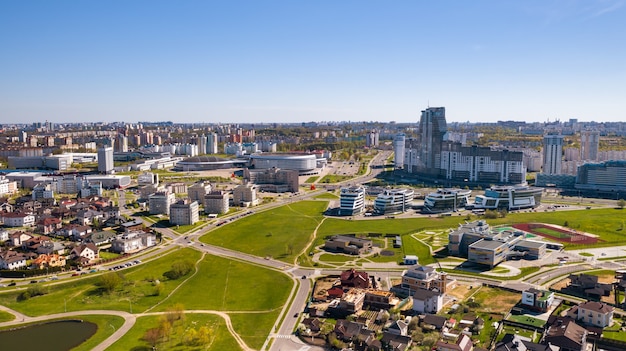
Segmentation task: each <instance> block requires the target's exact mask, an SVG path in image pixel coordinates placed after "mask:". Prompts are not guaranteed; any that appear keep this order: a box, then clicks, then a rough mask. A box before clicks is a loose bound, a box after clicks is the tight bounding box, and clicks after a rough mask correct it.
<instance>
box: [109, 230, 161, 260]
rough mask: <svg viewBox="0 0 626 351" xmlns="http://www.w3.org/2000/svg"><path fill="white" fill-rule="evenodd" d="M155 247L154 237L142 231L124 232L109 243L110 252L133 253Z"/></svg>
mask: <svg viewBox="0 0 626 351" xmlns="http://www.w3.org/2000/svg"><path fill="white" fill-rule="evenodd" d="M155 245H156V236H155V235H154V234H151V233H146V232H142V231H132V232H126V233H124V234H122V235H119V236H118V237H117V238H115V239H113V240H112V241H111V251H113V252H117V253H120V254H125V253H133V252H137V251H141V250H143V249H146V248H149V247H152V246H155Z"/></svg>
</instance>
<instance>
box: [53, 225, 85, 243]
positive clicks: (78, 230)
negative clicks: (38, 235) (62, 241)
mask: <svg viewBox="0 0 626 351" xmlns="http://www.w3.org/2000/svg"><path fill="white" fill-rule="evenodd" d="M92 230H93V229H92V228H91V226H88V225H80V224H67V225H64V226H63V227H62V228H61V229H59V230H57V232H56V234H57V235H58V236H62V237H65V238H68V239H71V240H73V241H82V240H83V238H85V237H86V236H87V235H89V234H90V233H91V232H92Z"/></svg>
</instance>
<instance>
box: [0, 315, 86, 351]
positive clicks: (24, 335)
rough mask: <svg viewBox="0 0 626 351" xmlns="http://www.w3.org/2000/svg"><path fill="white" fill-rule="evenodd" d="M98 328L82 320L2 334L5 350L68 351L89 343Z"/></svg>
mask: <svg viewBox="0 0 626 351" xmlns="http://www.w3.org/2000/svg"><path fill="white" fill-rule="evenodd" d="M97 329H98V326H97V325H96V324H94V323H89V322H83V321H80V320H65V321H57V322H50V323H44V324H35V325H31V326H27V327H24V328H19V329H14V330H7V331H3V332H0V345H2V349H3V350H46V351H67V350H71V349H72V348H74V347H76V346H78V345H80V344H82V343H83V342H85V341H87V339H89V338H90V337H91V336H92V335H94V334H95V333H96V330H97Z"/></svg>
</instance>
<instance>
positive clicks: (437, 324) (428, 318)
mask: <svg viewBox="0 0 626 351" xmlns="http://www.w3.org/2000/svg"><path fill="white" fill-rule="evenodd" d="M423 322H424V325H426V326H430V327H431V328H430V329H434V330H439V331H441V330H443V328H444V327H446V325H447V324H448V319H447V318H446V317H442V316H438V315H436V314H427V315H425V316H424V321H423Z"/></svg>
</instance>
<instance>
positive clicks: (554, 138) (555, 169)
mask: <svg viewBox="0 0 626 351" xmlns="http://www.w3.org/2000/svg"><path fill="white" fill-rule="evenodd" d="M562 156H563V136H562V135H544V137H543V173H544V174H561V158H562Z"/></svg>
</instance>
